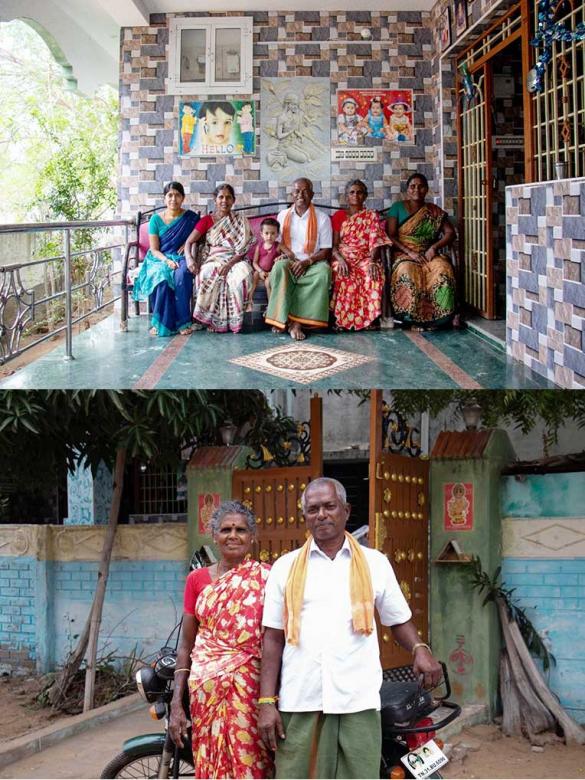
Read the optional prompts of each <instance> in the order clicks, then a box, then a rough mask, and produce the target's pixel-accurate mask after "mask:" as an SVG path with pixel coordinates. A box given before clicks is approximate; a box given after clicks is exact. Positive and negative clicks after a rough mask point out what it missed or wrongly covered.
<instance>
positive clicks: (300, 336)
mask: <svg viewBox="0 0 585 780" xmlns="http://www.w3.org/2000/svg"><path fill="white" fill-rule="evenodd" d="M288 332H289V334H290V337H291V339H293V340H294V341H303V340H304V339H305V338H306V336H305V334H304V333H303V329H302V328H301V325H300V323H299V322H293V323H292V325H289V328H288Z"/></svg>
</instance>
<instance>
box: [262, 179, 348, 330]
mask: <svg viewBox="0 0 585 780" xmlns="http://www.w3.org/2000/svg"><path fill="white" fill-rule="evenodd" d="M312 200H313V184H312V182H311V181H310V179H296V181H294V182H293V190H292V201H293V205H292V206H291V207H290V208H288V209H285V210H284V211H281V212H280V213H279V215H278V222H279V224H280V233H281V242H280V248H281V250H282V253H283V254H284V255H286V259H283V260H278V261H277V262H276V263H275V264H274V267H273V269H272V272H271V274H270V288H271V291H272V292H271V295H270V300H269V302H268V308H267V310H266V322H267V323H268V324H269V325H272V326H273V330H276V331H282V330H285V328H286V326H287V325H288V331H289V333H290V335H291V338H293V339H295V340H296V341H302V339H304V338H305V334H304V332H303V325H308V326H310V327H313V328H324V327H326V326H327V323H328V322H329V287H330V284H331V269H330V268H329V263H328V260H329V256H330V254H331V247H332V245H333V239H332V233H331V220H330V219H329V217H328V216H327V214H325V213H324V212H323V211H320V210H319V209H316V208H315V207H314V206H313V204H312V202H311V201H312Z"/></svg>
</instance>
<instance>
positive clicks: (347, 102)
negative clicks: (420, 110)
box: [337, 89, 414, 146]
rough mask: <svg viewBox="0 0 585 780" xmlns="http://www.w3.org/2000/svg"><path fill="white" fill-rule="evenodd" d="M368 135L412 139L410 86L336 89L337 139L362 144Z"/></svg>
mask: <svg viewBox="0 0 585 780" xmlns="http://www.w3.org/2000/svg"><path fill="white" fill-rule="evenodd" d="M365 138H380V139H382V140H387V141H397V142H399V143H413V141H414V127H413V97H412V90H411V89H382V90H375V89H340V90H338V91H337V143H339V144H343V145H350V146H359V145H360V144H362V143H363V142H364V139H365Z"/></svg>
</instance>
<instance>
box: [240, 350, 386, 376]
mask: <svg viewBox="0 0 585 780" xmlns="http://www.w3.org/2000/svg"><path fill="white" fill-rule="evenodd" d="M372 360H375V358H374V357H370V356H368V355H356V354H355V353H354V352H345V351H343V350H341V349H332V348H331V347H316V346H311V344H288V345H287V346H285V347H276V348H275V349H265V350H264V351H262V352H253V353H252V354H251V355H245V356H244V357H238V358H232V359H231V360H230V363H235V364H237V365H238V366H244V367H245V368H253V369H255V370H256V371H262V372H264V373H265V374H272V375H273V376H278V377H281V378H282V379H290V380H292V381H293V382H300V383H301V384H304V385H306V384H309V383H310V382H314V381H315V380H317V379H325V378H326V377H329V376H333V375H334V374H337V373H339V372H340V371H347V370H348V369H350V368H356V367H357V366H361V365H363V364H364V363H370V362H371V361H372Z"/></svg>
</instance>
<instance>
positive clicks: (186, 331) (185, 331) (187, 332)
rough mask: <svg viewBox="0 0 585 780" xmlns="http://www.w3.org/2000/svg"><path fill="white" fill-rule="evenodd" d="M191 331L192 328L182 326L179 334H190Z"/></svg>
mask: <svg viewBox="0 0 585 780" xmlns="http://www.w3.org/2000/svg"><path fill="white" fill-rule="evenodd" d="M192 333H193V328H183V330H180V331H179V336H190V335H191V334H192Z"/></svg>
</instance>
